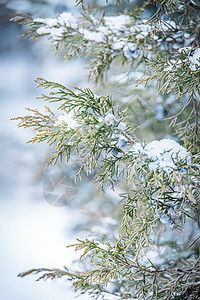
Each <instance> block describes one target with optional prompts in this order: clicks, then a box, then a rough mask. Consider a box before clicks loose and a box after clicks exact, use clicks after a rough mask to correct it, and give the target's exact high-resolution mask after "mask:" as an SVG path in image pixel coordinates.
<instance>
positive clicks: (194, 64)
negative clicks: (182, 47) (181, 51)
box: [189, 48, 200, 71]
mask: <svg viewBox="0 0 200 300" xmlns="http://www.w3.org/2000/svg"><path fill="white" fill-rule="evenodd" d="M189 61H190V63H191V65H190V69H191V70H192V71H196V70H197V69H199V67H200V48H197V49H196V50H195V51H194V53H193V54H192V55H191V56H189Z"/></svg>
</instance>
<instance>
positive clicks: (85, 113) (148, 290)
mask: <svg viewBox="0 0 200 300" xmlns="http://www.w3.org/2000/svg"><path fill="white" fill-rule="evenodd" d="M113 2H115V1H113ZM118 2H119V1H116V5H117V4H118ZM76 3H77V5H78V4H82V7H83V8H84V9H85V10H83V12H82V15H81V17H80V18H75V17H74V16H73V15H72V14H71V13H69V12H66V13H62V14H60V15H59V16H58V17H57V18H53V19H52V18H51V19H45V18H37V19H33V18H31V17H30V16H26V15H22V14H20V15H18V16H17V17H16V18H15V21H20V22H22V23H24V24H26V25H27V26H28V27H29V29H28V30H27V31H26V33H25V35H27V34H28V35H30V36H31V38H41V37H43V36H47V37H48V38H49V40H50V42H52V44H53V46H54V47H55V50H56V51H59V49H60V48H62V51H64V53H65V58H66V59H67V60H70V59H72V58H79V57H87V59H89V60H90V72H89V78H90V79H92V80H94V81H95V82H96V83H97V84H104V86H106V87H108V89H109V90H115V91H116V90H117V93H116V92H114V97H113V99H112V97H111V96H110V95H106V96H97V95H95V94H94V92H93V91H92V90H91V89H89V88H86V89H80V88H77V87H76V88H74V89H73V90H71V89H68V88H66V87H65V86H63V85H60V84H59V83H55V82H49V81H46V80H45V79H37V83H38V86H39V87H42V88H44V89H47V90H48V91H49V93H47V94H42V96H41V97H40V99H42V101H46V102H48V106H46V107H45V112H39V111H38V110H34V109H28V111H29V112H30V115H28V116H25V117H18V118H16V119H17V120H18V121H19V127H24V128H29V127H32V128H34V130H35V136H34V137H33V138H32V139H31V140H30V142H43V141H46V142H47V143H48V144H49V145H54V147H55V151H54V152H53V153H50V157H49V161H48V165H51V164H54V165H55V164H56V163H57V162H58V161H59V160H60V159H61V160H62V159H63V158H64V159H65V160H67V161H69V160H71V159H74V161H75V163H76V164H77V166H78V167H79V171H78V172H77V174H75V177H76V179H77V180H78V179H79V178H81V174H82V172H83V171H85V172H86V173H87V174H88V175H89V174H91V173H92V172H93V171H94V170H95V172H96V184H97V188H98V189H100V190H101V191H104V189H105V187H110V188H111V189H115V188H116V185H117V184H118V183H120V182H122V181H125V182H126V184H127V187H126V188H125V190H124V192H123V193H121V195H120V196H121V203H122V205H123V208H122V210H121V217H120V218H119V219H118V221H120V222H121V225H120V226H121V228H120V230H119V232H118V237H117V238H113V239H112V240H108V239H107V240H106V239H104V240H99V241H98V240H94V239H92V240H90V239H89V238H88V239H86V240H77V243H76V244H75V245H72V246H73V247H75V250H78V251H79V250H81V251H82V255H81V260H80V266H81V267H80V268H81V269H82V271H69V270H68V268H67V267H65V268H64V269H63V270H60V269H51V270H50V269H46V268H41V269H32V270H30V271H27V272H24V273H21V274H19V276H20V277H24V276H26V275H29V274H36V275H39V278H38V280H40V279H54V278H61V277H66V278H67V279H68V280H70V281H71V282H72V283H73V285H74V287H75V290H76V291H79V292H81V293H88V294H89V295H91V297H94V298H95V299H97V298H98V297H103V298H105V299H108V298H109V297H110V296H112V297H113V299H115V298H116V299H117V298H119V299H174V300H175V299H199V297H200V264H199V259H200V257H199V245H200V244H199V243H200V234H199V226H200V220H199V211H200V178H199V170H200V168H199V167H200V155H199V150H200V140H199V137H200V120H199V100H200V96H199V74H200V34H199V30H200V27H199V19H200V18H199V17H200V5H199V3H198V1H188V0H185V1H181V0H180V1H170V0H167V1H157V0H156V1H154V0H152V1H146V2H144V3H143V4H142V5H140V6H137V7H136V6H134V7H133V9H132V10H131V11H125V12H124V13H123V14H119V15H115V16H108V15H106V14H105V13H102V14H101V15H100V14H99V13H96V15H95V14H94V11H93V10H91V11H90V9H89V8H87V10H86V6H84V1H76ZM149 11H150V12H152V14H151V16H149ZM123 68H125V73H124V77H119V76H121V73H122V70H123ZM117 72H118V77H116V75H117ZM113 74H114V75H113ZM138 75H140V76H138ZM141 75H142V76H141ZM137 76H138V77H139V78H137ZM111 78H114V79H113V80H110V79H111ZM119 78H120V80H119ZM135 78H136V79H138V80H137V81H135ZM122 79H123V80H122ZM136 83H137V86H135V84H136ZM156 89H157V93H158V94H159V95H158V94H157V95H156V92H155V91H156ZM118 91H120V92H119V93H118ZM117 95H118V98H117ZM152 98H153V99H152ZM122 99H123V101H122ZM155 99H156V100H155ZM52 102H54V103H57V104H58V108H57V112H53V111H52V109H51V107H50V106H51V103H52ZM156 105H157V106H156ZM159 109H160V110H159ZM58 112H60V113H61V114H60V116H59V117H57V113H58ZM144 115H146V118H147V121H148V119H149V118H150V119H151V121H150V123H149V122H147V123H145V122H144V120H142V119H144ZM165 117H167V118H166V119H165ZM142 121H143V122H142ZM169 123H170V124H169ZM154 124H157V125H158V126H160V127H158V126H155V128H154V129H153V125H154ZM138 125H141V126H140V128H138ZM150 126H152V128H151V132H153V134H154V135H155V136H156V134H157V133H156V132H157V131H158V130H159V128H163V131H162V130H161V131H162V132H161V135H162V134H163V135H162V136H161V137H162V139H161V140H156V141H151V142H142V141H140V137H141V136H142V133H143V136H145V132H148V131H147V129H148V128H149V127H150ZM162 126H163V127H162ZM165 127H166V128H167V132H168V133H170V134H172V135H173V139H166V138H163V137H164V136H165V133H166V132H165V130H166V128H165ZM174 138H175V139H176V141H175V140H174ZM180 144H181V145H180ZM183 236H185V238H183ZM152 252H153V253H154V257H152ZM155 255H156V259H155ZM88 263H90V264H88ZM88 265H89V267H88Z"/></svg>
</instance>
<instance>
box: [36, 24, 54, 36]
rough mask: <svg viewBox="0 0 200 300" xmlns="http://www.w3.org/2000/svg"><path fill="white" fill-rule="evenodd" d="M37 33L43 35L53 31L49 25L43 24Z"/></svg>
mask: <svg viewBox="0 0 200 300" xmlns="http://www.w3.org/2000/svg"><path fill="white" fill-rule="evenodd" d="M36 32H37V34H39V35H43V34H49V33H51V29H50V28H49V27H47V26H42V27H39V28H38V29H37V30H36Z"/></svg>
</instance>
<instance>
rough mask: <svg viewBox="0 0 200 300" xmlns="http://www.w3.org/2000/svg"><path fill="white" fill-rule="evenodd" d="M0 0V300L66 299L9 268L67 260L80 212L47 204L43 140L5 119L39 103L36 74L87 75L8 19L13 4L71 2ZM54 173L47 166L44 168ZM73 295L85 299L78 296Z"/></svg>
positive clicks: (34, 6) (37, 10)
mask: <svg viewBox="0 0 200 300" xmlns="http://www.w3.org/2000/svg"><path fill="white" fill-rule="evenodd" d="M45 2H46V1H29V0H26V1H23V0H20V1H18V0H14V1H2V0H0V99H1V110H0V120H1V127H0V137H1V143H0V161H1V164H0V165H1V169H0V188H1V193H0V198H1V199H0V215H1V216H0V245H1V248H0V256H1V260H0V261H1V262H0V269H1V272H0V285H1V292H0V299H1V300H10V299H15V300H18V299H20V300H27V299H29V300H36V299H48V300H55V299H59V300H62V299H74V298H75V296H74V294H73V291H72V290H71V289H70V286H69V284H68V283H66V282H65V281H59V282H58V281H57V282H56V281H55V282H51V281H50V282H42V281H41V282H36V281H35V278H33V277H32V278H24V279H20V278H18V277H17V274H18V273H20V272H22V271H25V270H28V269H30V268H33V267H36V268H37V267H42V266H44V267H50V268H52V267H62V266H63V264H65V265H70V264H71V261H72V260H73V259H74V257H75V256H74V251H73V249H66V245H67V244H70V243H71V242H73V241H74V239H75V238H74V235H73V234H72V229H73V227H74V226H75V222H79V220H80V219H82V218H83V216H82V214H81V212H80V211H79V210H78V209H75V208H74V209H73V208H69V207H61V208H58V207H54V206H51V205H49V204H48V203H47V202H46V201H45V200H44V198H43V196H42V186H43V179H42V175H43V164H44V161H43V156H44V155H45V154H46V150H47V148H46V146H45V145H32V144H31V145H30V144H26V141H27V139H28V138H29V137H30V136H31V131H25V130H24V129H18V128H17V123H16V121H10V119H11V118H13V117H16V116H19V115H23V114H24V113H25V111H24V108H25V107H37V108H38V107H40V106H41V105H42V104H41V102H40V101H37V100H35V98H36V96H38V95H39V94H40V92H41V91H39V90H37V89H36V88H35V83H34V82H33V80H34V79H35V78H36V77H44V78H46V79H49V80H54V81H58V82H60V83H64V84H66V85H67V86H69V87H72V86H74V85H79V86H80V85H82V82H84V80H85V79H86V78H87V75H86V69H85V66H84V65H83V64H82V63H81V62H80V61H79V62H75V61H74V62H71V63H68V64H66V63H65V62H64V60H63V59H62V58H61V57H59V56H55V55H54V54H53V51H49V45H48V43H47V42H45V41H41V42H35V41H30V40H28V39H27V38H25V39H18V36H19V35H20V34H21V33H22V32H23V30H24V28H23V27H22V26H20V25H19V24H17V23H14V22H10V21H9V20H10V18H12V17H14V16H15V15H16V11H23V12H26V13H31V14H32V15H35V16H40V15H45V16H55V15H56V14H57V13H58V12H62V11H63V10H66V9H70V10H71V9H75V8H74V1H71V0H67V1H56V0H51V1H50V0H49V1H48V2H49V5H46V3H45ZM48 172H52V173H53V172H54V170H51V169H50V171H48ZM80 299H88V297H87V296H81V297H80Z"/></svg>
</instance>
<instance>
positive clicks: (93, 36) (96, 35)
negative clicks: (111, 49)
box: [79, 28, 104, 43]
mask: <svg viewBox="0 0 200 300" xmlns="http://www.w3.org/2000/svg"><path fill="white" fill-rule="evenodd" d="M79 32H80V33H81V34H82V35H83V36H84V38H85V39H86V40H89V41H95V42H97V43H101V42H103V41H104V36H103V34H102V33H100V32H95V31H90V30H88V29H85V28H80V29H79Z"/></svg>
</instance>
